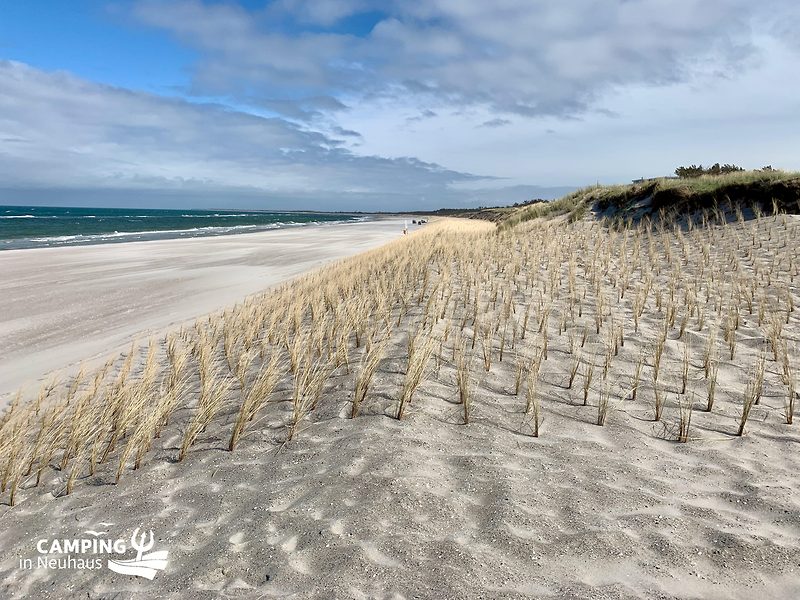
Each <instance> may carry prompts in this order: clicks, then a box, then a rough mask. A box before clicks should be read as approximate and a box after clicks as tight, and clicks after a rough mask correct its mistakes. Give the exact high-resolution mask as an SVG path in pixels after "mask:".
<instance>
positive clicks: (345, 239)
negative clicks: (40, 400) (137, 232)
mask: <svg viewBox="0 0 800 600" xmlns="http://www.w3.org/2000/svg"><path fill="white" fill-rule="evenodd" d="M402 226H403V221H402V219H383V218H382V219H373V220H369V221H359V222H354V223H335V224H323V225H308V226H303V227H285V228H279V229H273V230H268V231H260V232H253V233H250V234H249V235H246V236H245V235H242V234H232V235H219V236H204V237H193V238H173V239H166V240H146V241H144V240H143V241H132V242H121V243H112V244H86V245H75V246H58V247H49V248H25V249H13V250H12V249H10V250H5V251H3V252H0V268H1V269H2V270H3V272H4V273H5V274H6V277H5V278H4V280H3V282H2V283H0V312H1V313H2V317H0V347H1V348H2V349H0V363H2V365H3V367H2V369H1V370H0V399H2V400H0V403H4V402H5V401H7V400H8V398H10V397H12V396H13V394H14V393H16V392H17V390H19V389H20V388H21V387H23V386H24V388H25V391H26V392H27V393H31V390H33V389H34V388H35V387H38V385H40V384H41V382H42V381H43V380H45V379H47V378H48V377H50V376H51V375H53V374H54V373H57V372H58V373H65V372H69V371H70V370H75V369H77V368H78V365H79V364H81V363H83V362H86V363H87V364H88V363H91V362H93V361H94V362H96V361H99V360H101V359H102V358H103V357H105V356H107V355H108V354H112V353H114V352H115V351H119V350H120V349H123V348H124V347H125V346H127V345H129V344H130V343H131V342H132V341H133V340H134V339H136V338H138V337H143V336H144V335H146V334H152V333H155V332H160V331H162V330H164V329H167V328H170V327H173V326H177V325H179V324H181V323H186V322H188V321H192V320H194V319H196V318H198V317H201V316H203V315H206V314H209V313H212V312H214V311H216V310H218V309H221V308H224V307H226V306H230V305H233V304H235V303H236V302H239V301H241V300H243V299H244V298H246V297H247V296H249V295H251V294H255V293H259V292H262V291H265V290H267V289H269V288H271V287H273V286H275V285H277V284H280V283H283V282H285V281H287V280H289V279H291V278H293V277H296V276H298V275H300V274H303V273H306V272H308V271H310V270H312V269H314V268H316V267H319V266H321V265H322V264H325V263H330V262H333V261H335V260H338V259H341V258H345V257H347V256H352V255H354V254H358V253H361V252H363V251H366V250H369V249H371V248H374V247H377V246H380V245H383V244H384V243H387V242H389V241H391V240H392V239H396V238H397V237H399V236H401V235H402Z"/></svg>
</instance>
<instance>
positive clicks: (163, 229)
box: [0, 206, 366, 250]
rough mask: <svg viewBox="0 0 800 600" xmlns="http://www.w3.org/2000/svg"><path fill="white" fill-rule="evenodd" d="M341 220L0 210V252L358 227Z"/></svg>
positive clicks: (233, 213)
mask: <svg viewBox="0 0 800 600" xmlns="http://www.w3.org/2000/svg"><path fill="white" fill-rule="evenodd" d="M365 219H366V217H364V216H357V215H346V214H329V213H303V212H259V211H247V210H230V211H227V210H151V209H134V208H68V207H45V206H0V250H10V249H14V248H42V247H49V246H74V245H82V244H109V243H115V242H133V241H144V240H158V239H170V238H185V237H200V236H213V235H230V234H234V233H250V232H255V231H266V230H270V229H279V228H282V227H298V226H302V225H311V224H324V223H346V222H355V221H363V220H365Z"/></svg>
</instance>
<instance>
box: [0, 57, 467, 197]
mask: <svg viewBox="0 0 800 600" xmlns="http://www.w3.org/2000/svg"><path fill="white" fill-rule="evenodd" d="M336 133H338V134H339V135H340V136H345V137H354V136H357V132H355V131H352V130H345V129H341V128H340V129H339V130H337V132H336ZM477 179H478V178H476V177H474V176H472V175H469V174H465V173H458V172H455V171H451V170H448V169H445V168H443V167H441V166H439V165H436V164H429V163H424V162H422V161H420V160H418V159H414V158H407V157H397V158H394V159H385V158H380V157H377V156H356V155H354V154H352V153H351V152H350V151H348V150H346V149H344V148H342V147H341V142H339V141H337V140H335V139H332V138H330V137H327V136H325V135H322V134H320V133H315V132H312V131H307V130H304V129H302V128H301V127H299V126H298V125H296V124H293V123H290V122H288V121H285V120H283V119H279V118H264V117H259V116H255V115H252V114H248V113H243V112H237V111H233V110H229V109H226V108H224V107H221V106H217V105H208V104H193V103H190V102H186V101H183V100H176V99H167V98H161V97H157V96H152V95H148V94H143V93H134V92H130V91H126V90H121V89H117V88H112V87H108V86H103V85H98V84H95V83H91V82H87V81H84V80H81V79H79V78H77V77H74V76H71V75H69V74H65V73H48V72H43V71H40V70H37V69H34V68H32V67H30V66H27V65H24V64H21V63H15V62H8V61H0V181H2V185H3V187H5V188H34V189H53V188H58V189H64V188H67V189H106V190H124V191H128V192H129V191H132V190H133V191H135V190H139V191H141V192H142V193H150V192H153V191H158V190H160V191H183V192H187V193H188V192H192V191H195V192H203V193H208V192H216V193H217V194H218V196H219V195H220V194H221V195H224V194H226V193H229V194H234V195H238V194H245V193H246V194H247V195H249V196H250V197H251V200H252V199H253V198H257V197H260V198H262V199H263V203H264V205H266V206H268V205H269V201H270V199H275V198H278V199H282V200H284V201H291V200H292V199H295V200H296V201H298V202H302V203H303V206H304V207H306V208H308V207H314V205H316V207H318V208H346V207H347V206H348V203H350V204H351V205H354V204H358V205H361V204H363V202H365V201H366V200H369V201H370V202H373V203H374V208H381V209H387V210H391V209H392V208H398V205H400V206H401V207H402V206H404V205H412V204H413V205H419V203H420V198H422V197H425V198H427V201H428V202H429V203H436V204H439V203H446V202H449V201H453V200H454V195H453V191H452V189H451V188H450V185H451V184H453V183H456V182H464V181H475V180H477ZM310 202H311V203H312V204H309V203H310Z"/></svg>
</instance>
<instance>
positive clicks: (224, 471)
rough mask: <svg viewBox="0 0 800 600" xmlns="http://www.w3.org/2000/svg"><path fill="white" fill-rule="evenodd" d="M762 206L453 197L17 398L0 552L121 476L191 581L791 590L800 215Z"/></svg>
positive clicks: (98, 500)
mask: <svg viewBox="0 0 800 600" xmlns="http://www.w3.org/2000/svg"><path fill="white" fill-rule="evenodd" d="M748 216H752V217H753V218H749V219H746V218H745V215H743V214H742V213H741V212H739V214H738V218H734V219H733V220H730V219H728V218H727V217H728V215H726V214H724V213H723V212H722V211H721V210H714V211H707V212H705V213H703V214H701V215H698V218H697V219H695V220H690V221H683V222H680V223H678V222H676V223H671V222H666V221H664V220H655V221H649V220H644V221H642V222H640V223H638V224H635V225H634V224H630V223H629V224H626V225H623V224H621V223H616V222H600V221H597V220H594V219H589V218H586V219H577V220H574V222H570V221H571V219H567V218H564V217H557V218H553V219H532V220H528V221H525V222H521V223H519V224H517V225H516V226H513V227H505V228H501V229H500V230H497V229H496V228H495V226H494V225H491V224H487V223H483V222H470V221H461V220H440V221H436V222H434V223H432V224H430V225H428V226H427V227H426V228H424V229H422V230H419V231H418V232H415V233H413V234H412V235H410V236H407V237H406V238H404V239H400V240H397V241H395V242H392V243H390V244H387V245H386V246H383V247H381V248H379V249H377V250H373V251H370V252H367V253H364V254H362V255H359V256H356V257H353V258H350V259H346V260H343V261H341V262H339V263H337V264H335V265H333V266H330V267H326V268H324V269H321V270H319V271H317V272H313V273H310V274H308V275H306V276H303V277H300V278H299V279H296V280H294V281H292V282H291V283H288V284H286V285H284V286H283V287H281V288H279V289H277V290H274V291H271V292H269V293H265V294H263V295H260V296H254V297H251V298H249V299H248V300H246V301H244V302H242V303H240V304H237V305H236V306H234V307H231V308H229V309H227V310H225V311H222V312H220V313H217V314H213V315H210V316H208V317H205V318H202V319H198V320H197V321H196V322H195V323H194V324H193V325H192V326H185V327H183V328H181V329H179V330H175V331H172V332H170V333H169V334H168V335H166V336H165V337H163V338H151V339H148V340H142V341H141V342H140V343H138V344H135V345H134V346H132V347H131V348H130V349H129V351H128V352H126V353H125V354H124V355H121V356H118V357H114V358H112V359H110V360H109V361H108V362H107V363H106V364H105V365H103V367H102V368H100V369H98V370H96V371H94V372H86V373H80V374H78V375H77V376H75V377H72V378H70V379H68V380H66V381H62V382H48V383H47V384H46V385H45V386H44V387H43V388H42V389H41V391H40V392H39V393H38V394H37V395H36V396H35V397H32V398H28V397H25V396H24V395H18V396H17V397H16V398H15V400H14V401H13V403H12V404H11V406H10V407H9V408H8V409H7V410H6V411H5V412H4V413H3V415H2V417H1V418H0V457H2V458H0V490H1V491H2V493H3V499H4V501H5V504H6V505H7V506H4V507H2V508H0V510H1V511H3V516H2V518H3V519H4V520H5V523H6V529H5V533H4V534H2V541H3V546H4V548H5V549H6V550H4V554H5V556H4V559H8V557H9V555H11V554H13V552H14V551H15V550H19V549H20V548H22V547H23V546H21V541H19V540H16V539H14V538H13V537H12V536H14V535H15V533H18V532H20V531H21V530H22V528H24V527H26V526H32V527H33V528H34V529H35V528H36V527H45V526H46V523H47V521H46V518H56V520H58V518H61V519H63V518H64V516H63V515H64V514H65V513H64V512H63V510H64V509H63V508H60V507H61V506H62V505H60V504H59V503H70V502H73V504H64V505H63V506H73V507H75V506H82V507H83V509H81V510H80V511H79V517H78V519H79V520H80V519H84V520H91V519H92V518H95V517H96V516H97V514H98V511H101V510H104V511H108V510H111V509H110V508H109V507H110V506H111V504H110V502H111V500H110V498H112V497H116V498H118V499H119V501H121V502H128V503H129V508H128V509H127V511H128V512H127V513H126V515H125V516H124V517H122V516H119V517H118V518H119V519H122V520H123V521H126V522H127V521H131V522H136V519H143V520H146V519H147V518H148V517H147V515H148V514H153V515H155V516H154V517H153V518H154V519H155V520H156V521H157V522H161V521H163V522H164V523H165V525H164V527H165V528H168V526H167V525H166V523H169V522H176V523H177V525H175V527H177V528H178V530H179V531H176V532H175V534H174V535H176V536H178V537H176V538H175V539H174V540H173V541H174V542H175V543H176V544H181V550H180V551H179V552H178V553H177V554H178V556H182V557H183V563H182V564H178V565H176V567H175V573H174V574H173V582H178V581H181V582H183V584H182V585H188V586H190V590H194V591H193V592H191V593H197V594H201V593H209V594H211V593H212V592H214V591H219V590H223V589H225V590H234V589H235V590H236V592H235V593H236V594H238V595H239V596H242V597H247V596H248V594H249V595H251V596H252V597H264V596H268V595H269V594H272V593H275V594H278V593H279V592H280V593H283V592H286V593H290V592H291V593H296V594H298V595H299V596H297V597H331V596H340V597H413V596H414V595H415V594H416V595H420V596H436V597H445V596H448V595H449V596H452V597H486V596H493V597H509V598H512V597H514V598H516V597H520V598H521V597H531V596H535V597H547V596H552V597H610V598H627V597H631V598H632V597H642V596H647V597H720V598H722V597H734V596H740V595H743V594H744V593H745V592H746V591H747V590H753V589H764V590H767V591H768V592H769V593H771V594H773V597H781V596H782V595H783V594H790V593H796V592H800V583H798V581H799V580H798V577H799V576H800V575H799V573H800V554H798V543H800V501H798V500H797V498H798V494H797V491H798V484H797V481H798V480H797V472H798V467H800V464H799V463H798V459H797V453H796V448H797V444H798V443H799V442H800V436H799V435H798V434H797V433H796V432H795V427H796V426H793V425H792V424H791V423H792V416H793V412H794V409H795V399H796V395H797V381H796V377H797V368H796V365H797V357H798V342H799V341H800V327H799V326H798V324H800V311H798V310H797V306H798V303H800V293H799V292H798V282H800V273H799V272H798V270H800V257H799V256H798V246H797V244H796V240H797V239H798V234H800V220H798V219H797V218H796V217H793V216H788V215H784V214H775V215H763V214H761V215H748ZM178 462H179V463H181V464H175V463H178ZM136 471H147V473H149V475H148V476H146V477H144V476H139V475H138V473H136ZM194 480H197V481H203V482H206V484H207V485H208V486H210V487H209V489H200V488H198V485H196V484H195V483H194ZM109 483H116V485H117V487H116V488H114V487H107V486H106V484H109ZM137 490H138V491H137ZM212 490H214V493H215V494H218V499H217V500H215V499H214V498H215V496H213V495H212ZM148 493H149V494H152V495H153V498H155V499H158V500H154V499H153V498H150V499H148V498H149V497H148V496H147V495H146V494H148ZM140 494H142V495H140ZM75 498H78V500H75ZM190 498H191V499H190ZM75 502H79V504H77V505H76V504H74V503H75ZM153 502H155V503H156V504H157V506H156V507H155V508H153V507H152V506H151V508H150V509H147V508H146V506H147V505H148V504H152V503H153ZM187 503H188V504H187ZM222 506H227V507H228V508H227V509H226V510H228V511H230V513H231V515H232V516H230V517H229V518H228V517H225V516H224V515H225V514H227V513H225V511H224V510H223V509H222ZM259 506H263V507H265V508H264V511H263V512H253V511H256V510H257V508H258V507H259ZM153 511H154V512H153ZM251 513H252V514H251ZM54 515H60V517H55V516H54ZM192 522H194V523H196V529H192V525H191V524H192ZM81 523H83V521H81ZM245 523H247V525H245ZM155 526H156V525H154V526H153V527H154V528H155ZM204 528H205V529H204ZM245 530H251V531H254V532H257V533H254V534H253V535H252V536H249V535H248V534H247V533H242V532H243V531H245ZM317 530H319V535H318V536H316V537H315V533H316V531H317ZM293 531H294V532H295V533H293ZM323 532H324V533H323ZM240 533H242V535H241V536H240V535H239V534H240ZM181 535H182V536H185V538H186V537H188V538H189V539H185V538H181V537H180V536H181ZM219 536H222V537H221V538H220V539H228V537H230V538H231V539H235V540H239V541H234V542H230V544H224V543H223V544H221V545H218V544H216V543H214V542H212V541H211V540H212V539H216V538H217V537H219ZM242 540H246V541H242ZM242 543H246V544H247V545H248V548H249V549H250V551H251V554H250V556H251V559H250V563H248V561H247V560H245V559H242V561H241V564H240V563H239V562H236V561H232V559H231V558H230V556H229V553H230V552H235V551H236V549H235V548H234V547H235V546H237V545H239V544H242ZM201 554H202V556H201ZM4 565H5V563H4ZM259 565H261V566H259ZM263 565H267V567H264V566H263ZM3 568H4V570H3V572H2V575H3V577H4V579H5V583H4V586H5V587H4V588H0V589H3V590H4V591H5V592H7V593H9V594H11V593H15V592H16V591H18V590H22V589H26V590H28V591H37V592H39V593H41V592H42V590H44V589H45V588H46V582H44V581H39V580H35V579H34V580H30V581H24V580H22V579H21V578H23V575H22V574H20V573H15V572H14V571H13V569H7V568H6V567H5V566H4V567H3ZM265 568H266V569H268V571H269V574H270V578H269V580H265V578H264V572H263V570H264V569H265ZM219 569H222V570H221V572H218V570H219ZM259 569H260V570H259ZM75 577H80V576H75ZM82 577H86V576H82ZM98 577H99V576H98ZM164 579H165V580H167V579H168V577H165V578H164ZM190 581H191V582H192V583H187V582H190ZM157 583H158V580H157V581H155V582H153V583H152V584H148V585H153V586H155V585H156V584H157ZM75 585H78V586H89V587H90V588H91V590H92V592H93V593H97V594H100V593H104V592H108V591H111V590H113V589H115V588H114V587H113V586H114V585H115V584H113V583H112V582H110V581H108V580H103V579H102V578H99V579H96V580H89V579H76V580H75ZM141 585H144V584H141ZM165 585H168V584H165ZM139 586H140V584H139V583H138V582H128V583H127V584H124V585H123V586H122V589H123V590H125V591H126V592H127V593H130V594H133V593H135V592H137V591H142V590H143V589H145V588H142V587H139ZM276 586H277V587H276ZM278 588H280V589H278ZM148 589H151V590H157V589H159V588H158V587H151V588H148ZM181 589H182V588H181V586H180V585H177V583H176V584H175V587H174V589H172V591H171V592H170V593H171V594H173V595H175V596H177V597H180V596H182V595H184V593H183V592H182V591H181ZM190 590H189V591H186V595H187V597H188V595H189V594H190ZM231 593H234V592H233V591H231ZM785 597H788V596H785Z"/></svg>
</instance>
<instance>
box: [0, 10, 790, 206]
mask: <svg viewBox="0 0 800 600" xmlns="http://www.w3.org/2000/svg"><path fill="white" fill-rule="evenodd" d="M720 15H724V18H721V17H720ZM798 24H800V11H799V10H798V8H797V7H796V5H795V3H794V2H790V1H789V0H770V1H768V2H762V3H752V2H749V1H744V0H702V1H701V0H674V1H672V2H663V1H661V0H635V1H632V0H627V1H623V0H620V1H606V0H602V1H601V0H576V1H575V2H571V3H569V4H568V5H566V6H562V5H561V4H557V3H553V2H548V1H546V0H496V1H494V2H491V3H487V2H484V1H482V0H427V1H424V2H423V1H419V2H417V1H413V0H406V1H404V2H399V1H391V0H390V1H382V2H376V1H373V0H274V1H272V2H254V1H249V2H239V3H236V2H210V1H204V0H176V1H173V2H156V1H152V0H141V1H135V2H100V1H96V2H58V1H53V2H5V3H2V5H0V202H1V203H6V204H13V203H19V202H26V203H28V202H30V203H46V204H108V205H128V206H137V205H138V206H165V207H166V206H181V207H188V206H197V207H203V206H215V207H219V206H230V207H258V208H309V209H362V210H363V209H380V210H395V209H406V208H423V207H426V208H431V207H438V206H466V205H478V204H504V203H511V202H516V201H520V200H525V199H528V198H532V197H555V196H558V195H560V194H562V193H564V192H565V191H567V190H569V189H571V188H574V187H577V186H581V185H587V184H590V183H595V182H597V181H600V182H608V183H611V182H619V181H627V180H629V179H632V178H635V177H640V176H651V175H662V174H668V173H670V172H671V171H672V170H673V169H674V167H675V166H677V165H678V164H683V163H692V162H694V163H699V162H703V163H709V162H716V161H720V162H735V163H737V164H742V165H743V166H746V167H760V166H762V165H764V164H772V165H775V166H778V167H783V168H787V169H798V168H800V147H798V145H797V144H796V139H795V138H796V136H795V135H794V132H796V131H800V83H799V82H800V77H798V75H800V72H799V70H798V67H797V65H798V64H800V61H798V59H800V56H798V55H799V54H800V44H798V42H797V37H796V35H795V31H796V26H797V25H798Z"/></svg>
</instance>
